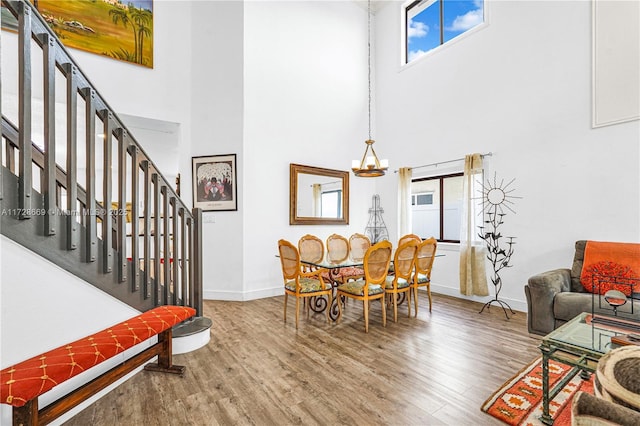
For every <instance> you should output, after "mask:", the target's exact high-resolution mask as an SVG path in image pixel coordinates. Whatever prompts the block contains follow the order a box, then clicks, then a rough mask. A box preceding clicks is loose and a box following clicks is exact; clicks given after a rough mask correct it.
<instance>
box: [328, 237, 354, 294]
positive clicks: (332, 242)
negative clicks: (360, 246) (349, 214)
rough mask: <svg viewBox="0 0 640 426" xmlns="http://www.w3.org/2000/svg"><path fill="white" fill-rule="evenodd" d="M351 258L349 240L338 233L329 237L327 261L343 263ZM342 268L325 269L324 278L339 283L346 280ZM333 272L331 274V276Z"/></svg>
mask: <svg viewBox="0 0 640 426" xmlns="http://www.w3.org/2000/svg"><path fill="white" fill-rule="evenodd" d="M348 258H349V240H347V238H346V237H343V236H342V235H338V234H331V235H329V236H328V237H327V259H326V260H327V262H329V263H342V262H344V261H346V260H347V259H348ZM342 269H343V268H340V269H334V270H332V271H331V272H328V271H325V272H324V275H323V278H324V279H325V280H329V279H331V280H332V281H334V282H337V283H343V282H345V279H344V277H343V275H342ZM329 274H331V276H329Z"/></svg>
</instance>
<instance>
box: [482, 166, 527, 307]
mask: <svg viewBox="0 0 640 426" xmlns="http://www.w3.org/2000/svg"><path fill="white" fill-rule="evenodd" d="M513 181H514V180H511V181H510V182H509V183H507V184H506V185H504V180H503V181H501V182H500V184H499V185H498V183H497V179H496V177H495V175H494V178H493V185H492V184H491V182H490V181H489V180H487V183H486V185H483V189H482V192H483V212H485V213H486V220H485V221H484V225H482V226H479V228H480V232H479V234H478V236H479V237H480V238H481V239H482V240H483V241H484V242H485V243H486V245H487V259H488V260H489V262H490V263H491V266H492V267H493V275H492V276H491V283H492V284H493V286H494V288H495V293H494V298H493V299H491V300H489V301H488V302H487V303H485V304H484V306H483V307H482V309H481V310H480V313H482V312H483V311H484V309H485V308H487V309H489V308H490V307H491V305H492V304H494V303H496V304H498V305H500V307H501V308H502V310H503V311H504V315H505V316H506V317H507V319H509V313H508V312H507V309H508V310H509V311H510V312H511V314H512V315H515V311H514V310H513V309H511V306H509V304H508V303H507V302H505V301H504V300H500V298H499V295H500V290H502V277H500V272H501V271H502V270H503V269H505V268H510V267H511V266H513V265H511V256H512V255H513V246H514V244H515V241H513V240H514V238H515V237H503V235H502V234H501V233H500V225H502V224H503V223H504V217H505V216H506V213H505V212H504V208H506V209H508V210H510V211H512V212H513V213H515V211H514V210H513V209H511V207H510V206H509V204H513V202H512V201H511V200H509V198H521V197H514V196H513V195H509V194H510V193H511V192H513V189H509V186H510V185H511V184H512V183H513ZM505 239H506V241H505Z"/></svg>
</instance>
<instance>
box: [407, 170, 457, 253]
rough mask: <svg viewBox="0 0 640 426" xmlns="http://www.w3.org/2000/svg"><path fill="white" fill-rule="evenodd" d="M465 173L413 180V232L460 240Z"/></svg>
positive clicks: (445, 239) (446, 240)
mask: <svg viewBox="0 0 640 426" xmlns="http://www.w3.org/2000/svg"><path fill="white" fill-rule="evenodd" d="M462 181H463V174H462V173H455V174H450V175H443V176H433V177H428V178H416V179H413V180H412V181H411V223H412V232H413V233H414V234H416V235H418V236H420V237H421V238H422V239H426V238H430V237H436V239H437V240H438V241H442V242H453V243H459V242H460V221H461V217H462V216H461V215H462Z"/></svg>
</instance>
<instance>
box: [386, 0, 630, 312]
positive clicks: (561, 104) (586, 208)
mask: <svg viewBox="0 0 640 426" xmlns="http://www.w3.org/2000/svg"><path fill="white" fill-rule="evenodd" d="M486 5H487V6H486V8H487V11H488V13H489V14H488V16H489V24H488V25H487V26H486V27H485V28H483V29H482V30H480V31H478V32H476V33H475V34H472V35H471V36H469V37H466V38H463V39H461V40H459V41H457V42H456V43H453V44H452V45H451V46H446V47H444V48H442V49H441V50H440V51H439V52H434V54H433V55H430V56H428V57H426V58H424V59H422V60H420V61H418V62H417V63H414V64H412V65H410V66H405V67H401V66H400V48H401V39H400V34H401V32H400V13H401V11H400V4H399V3H391V4H389V5H387V6H385V7H384V8H383V9H382V10H380V11H379V12H378V14H377V17H376V21H377V25H378V27H377V38H376V42H377V49H378V50H377V62H376V66H377V72H378V79H377V95H378V99H377V108H378V121H377V124H378V135H379V136H378V138H379V140H380V144H381V146H384V145H383V144H389V143H393V144H394V147H395V149H394V150H393V151H392V153H391V155H390V157H391V158H390V161H391V164H393V165H394V167H402V166H419V165H422V164H429V163H433V162H438V161H447V160H451V159H455V158H460V157H464V155H465V154H468V153H473V152H481V153H485V152H493V156H492V157H489V158H487V160H489V170H490V172H489V174H490V177H493V173H494V172H496V173H497V175H498V177H499V178H500V177H503V178H505V179H507V180H510V179H513V178H515V182H514V184H513V187H514V188H515V189H516V191H515V192H514V193H513V195H518V196H521V197H523V198H522V199H520V200H515V210H516V214H512V213H509V214H508V215H507V216H506V220H505V224H504V229H503V235H507V236H516V237H517V245H516V246H515V254H514V256H513V258H512V263H513V268H511V269H508V270H505V271H504V274H503V275H502V277H503V280H504V283H505V284H504V287H503V290H502V293H501V296H502V297H503V298H504V299H506V300H508V301H509V302H513V305H514V307H516V308H519V309H525V308H526V305H525V303H524V300H525V297H524V291H523V285H524V284H525V283H526V280H527V278H528V277H529V276H531V275H533V274H536V273H539V272H542V271H545V270H549V269H552V268H568V267H571V263H572V259H573V252H574V248H573V244H574V242H575V241H576V240H578V239H593V240H607V241H630V242H639V241H640V192H639V186H640V185H639V184H640V168H639V167H638V164H639V163H638V160H639V159H640V156H639V140H640V126H639V122H638V121H635V122H630V123H625V124H619V125H615V126H610V127H603V128H598V129H592V128H591V2H589V1H560V2H558V1H556V2H545V1H491V2H486ZM396 184H397V183H396V180H395V179H388V178H385V180H384V181H381V186H382V185H383V186H384V188H382V189H381V195H382V197H383V199H384V198H385V197H386V198H389V197H391V196H392V194H395V191H396ZM391 216H392V218H391V217H390V218H389V219H391V220H390V221H389V222H390V223H392V224H395V222H396V220H397V217H396V216H395V215H391ZM388 224H389V223H388ZM389 228H390V230H391V229H394V230H395V225H394V226H389ZM392 239H393V238H392ZM443 248H444V247H443ZM452 249H453V250H454V251H452V252H447V256H446V258H439V259H437V261H436V265H435V267H434V272H433V287H434V290H435V291H438V292H443V293H448V294H452V295H458V269H457V268H458V256H457V251H455V248H452ZM490 290H491V291H492V292H493V288H492V286H491V285H490ZM479 300H483V299H479Z"/></svg>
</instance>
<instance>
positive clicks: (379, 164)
mask: <svg viewBox="0 0 640 426" xmlns="http://www.w3.org/2000/svg"><path fill="white" fill-rule="evenodd" d="M367 18H368V20H367V60H368V62H367V70H368V74H367V80H368V82H369V103H368V116H369V139H367V140H366V141H364V143H366V144H367V148H366V149H365V150H364V155H363V156H362V160H360V161H358V160H353V161H352V162H351V170H353V174H355V175H356V176H360V177H377V176H384V173H385V171H386V170H387V169H388V168H389V160H378V155H377V154H376V151H375V150H374V149H373V144H374V142H375V141H374V140H373V139H371V0H368V2H367Z"/></svg>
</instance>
